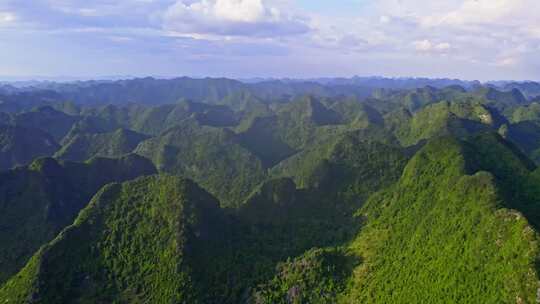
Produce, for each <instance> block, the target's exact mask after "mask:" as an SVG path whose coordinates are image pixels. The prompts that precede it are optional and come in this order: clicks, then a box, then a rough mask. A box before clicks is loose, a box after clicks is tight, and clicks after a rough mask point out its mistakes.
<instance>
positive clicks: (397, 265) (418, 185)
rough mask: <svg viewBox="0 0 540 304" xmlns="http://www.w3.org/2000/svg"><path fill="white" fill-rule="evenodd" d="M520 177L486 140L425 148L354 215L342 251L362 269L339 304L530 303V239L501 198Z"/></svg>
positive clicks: (534, 244)
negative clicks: (360, 224) (358, 218)
mask: <svg viewBox="0 0 540 304" xmlns="http://www.w3.org/2000/svg"><path fill="white" fill-rule="evenodd" d="M479 170H489V171H490V172H491V173H490V172H487V171H479ZM527 174H530V172H529V170H528V164H527V163H526V162H525V163H524V159H523V158H522V157H521V156H520V154H516V153H515V150H513V149H512V148H511V146H508V145H507V144H506V143H504V142H503V141H502V140H501V139H500V138H498V137H496V136H493V135H485V136H483V137H478V138H473V139H472V140H471V141H468V142H465V143H462V142H459V141H457V140H454V139H448V138H445V139H439V140H435V141H433V142H431V143H429V144H428V145H427V146H426V147H424V148H423V149H422V150H421V151H420V152H419V153H418V154H417V155H416V156H415V157H414V158H413V159H412V160H411V161H410V162H409V164H408V165H407V167H406V169H405V171H404V173H403V176H402V177H401V179H400V181H399V182H398V183H397V184H396V185H395V186H394V187H391V188H389V189H388V190H386V191H383V192H381V193H379V194H378V195H376V196H374V197H373V198H372V199H370V202H369V203H368V204H367V205H366V206H364V207H363V208H362V209H361V211H360V215H362V216H363V217H365V218H367V220H368V222H367V225H366V226H365V227H364V228H363V229H362V231H361V232H360V234H359V236H358V237H357V239H356V240H355V241H354V242H353V243H352V244H351V246H350V250H351V252H354V253H355V254H357V255H358V256H359V257H361V258H362V259H363V262H362V264H361V265H360V266H358V267H357V268H356V269H355V270H354V275H353V276H352V278H351V279H350V282H349V283H348V291H347V292H346V293H345V295H342V296H341V297H340V300H341V302H343V303H351V302H354V303H357V302H358V303H363V302H367V303H370V302H371V303H412V302H431V303H435V302H437V303H440V302H452V303H509V302H513V303H514V302H517V303H533V302H534V301H535V299H536V294H537V288H538V283H539V281H538V277H537V274H536V267H535V263H536V260H537V257H538V239H537V235H536V233H535V232H534V230H533V229H532V228H531V227H530V226H529V224H528V222H527V219H526V218H525V217H524V216H523V215H522V214H521V213H519V212H518V211H514V210H511V209H506V208H508V207H510V208H518V209H520V208H521V206H519V205H515V204H513V203H512V201H511V200H505V198H506V197H507V196H506V195H504V194H503V193H504V192H509V193H512V192H513V191H512V187H511V186H510V184H509V183H508V181H509V180H512V179H515V178H519V177H521V176H525V175H527ZM537 186H538V185H537ZM536 202H537V201H536Z"/></svg>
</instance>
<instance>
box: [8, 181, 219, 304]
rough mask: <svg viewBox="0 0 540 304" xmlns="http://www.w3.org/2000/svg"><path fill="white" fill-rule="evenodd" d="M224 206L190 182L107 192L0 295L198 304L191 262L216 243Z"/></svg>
mask: <svg viewBox="0 0 540 304" xmlns="http://www.w3.org/2000/svg"><path fill="white" fill-rule="evenodd" d="M218 211H219V209H218V203H217V201H215V200H214V199H213V198H212V197H211V196H210V195H208V194H206V193H205V192H204V191H203V190H201V189H200V188H198V187H197V186H196V185H195V184H193V183H192V182H190V181H188V180H183V179H180V178H175V177H155V176H154V177H147V178H140V179H137V180H135V181H132V182H128V183H125V184H122V185H120V184H111V185H109V186H107V187H105V188H104V189H102V190H101V191H100V192H99V193H98V194H97V195H96V196H95V197H94V198H93V199H92V202H91V203H90V204H89V205H88V207H87V208H86V209H84V210H83V211H82V212H81V214H80V215H79V217H78V218H77V220H76V221H75V223H74V224H73V225H71V226H69V227H67V228H66V229H65V230H64V231H62V233H60V234H59V236H58V237H57V238H56V239H54V240H53V241H52V242H50V243H49V244H47V245H46V246H44V247H43V248H42V249H41V250H40V251H39V252H38V253H37V254H36V255H35V256H34V257H33V258H32V259H31V261H30V263H29V264H28V265H27V266H26V267H25V269H23V270H22V271H21V273H20V274H18V275H17V276H15V277H14V278H13V279H12V280H10V281H9V282H7V284H6V285H5V286H4V287H3V288H2V289H1V290H0V297H1V298H2V299H4V300H7V301H9V302H10V303H25V302H26V301H27V300H28V299H29V298H31V299H32V301H34V302H40V303H63V302H74V303H96V302H107V303H149V302H150V303H195V302H196V301H195V300H196V290H195V288H196V287H195V286H194V283H193V282H192V281H191V273H192V272H193V271H196V269H192V268H191V265H190V263H189V260H190V259H192V258H193V257H192V255H194V254H196V251H192V250H193V249H195V248H197V247H198V246H200V244H204V243H206V242H210V240H209V238H212V237H215V235H212V233H213V231H214V230H216V228H215V227H213V226H214V225H217V220H218V218H219V214H218Z"/></svg>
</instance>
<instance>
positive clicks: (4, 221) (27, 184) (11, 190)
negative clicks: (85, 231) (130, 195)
mask: <svg viewBox="0 0 540 304" xmlns="http://www.w3.org/2000/svg"><path fill="white" fill-rule="evenodd" d="M155 172H156V171H155V168H154V167H153V165H152V164H151V162H150V161H148V160H146V159H144V158H142V157H140V156H136V155H130V156H126V157H124V158H121V159H118V160H114V159H105V158H96V159H93V160H91V161H90V162H88V163H71V162H58V161H56V160H54V159H52V158H43V159H38V160H36V161H34V162H33V163H32V164H31V165H29V166H27V167H19V168H16V169H13V170H9V171H6V172H4V173H1V174H0V223H1V224H0V242H1V243H2V246H0V282H3V281H4V280H6V279H7V278H8V277H9V276H10V275H12V274H13V273H15V272H16V271H18V270H19V269H20V268H21V267H22V266H23V265H24V264H25V263H26V261H27V260H28V258H29V257H30V256H31V255H32V254H33V253H34V252H35V251H36V250H37V249H38V248H39V247H40V246H41V245H43V244H44V243H46V242H48V241H50V240H52V239H53V238H54V237H55V236H56V234H57V233H58V232H59V231H60V230H61V229H63V228H64V227H65V226H67V225H69V224H71V223H72V222H73V219H74V218H75V216H77V214H78V213H79V211H80V210H81V209H82V208H83V207H84V206H86V204H87V203H88V201H89V200H90V198H91V197H92V196H93V195H94V193H95V192H96V191H98V190H99V189H100V188H101V187H102V186H103V185H105V184H108V183H110V182H117V181H124V180H129V179H133V178H136V177H138V176H141V175H149V174H154V173H155Z"/></svg>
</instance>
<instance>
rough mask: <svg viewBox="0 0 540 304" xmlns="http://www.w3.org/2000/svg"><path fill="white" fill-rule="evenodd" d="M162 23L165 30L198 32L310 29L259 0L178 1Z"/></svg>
mask: <svg viewBox="0 0 540 304" xmlns="http://www.w3.org/2000/svg"><path fill="white" fill-rule="evenodd" d="M163 22H164V27H165V28H166V29H167V30H170V31H173V32H178V33H181V34H198V35H223V36H285V35H293V34H300V33H305V32H307V31H308V30H309V29H308V27H307V25H306V24H305V22H304V20H302V19H301V18H298V17H296V16H290V15H286V14H284V13H282V11H281V10H280V9H279V8H277V7H273V6H270V5H268V4H267V3H266V2H263V1H262V0H198V1H188V0H178V1H176V3H174V4H173V5H171V6H170V7H169V8H168V9H167V10H166V11H165V13H164V15H163Z"/></svg>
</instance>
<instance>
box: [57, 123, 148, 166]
mask: <svg viewBox="0 0 540 304" xmlns="http://www.w3.org/2000/svg"><path fill="white" fill-rule="evenodd" d="M146 139H148V136H146V135H143V134H140V133H137V132H134V131H130V130H125V129H118V130H116V131H114V132H110V133H95V134H88V133H83V134H77V135H74V136H73V137H70V138H68V139H67V140H66V141H65V143H64V145H63V146H62V148H61V149H60V150H59V151H58V152H56V154H55V157H56V158H58V159H63V160H71V161H85V160H87V159H90V158H92V157H95V156H101V157H119V156H122V155H125V154H128V153H130V152H132V151H133V150H134V149H135V148H136V147H137V145H138V144H139V143H140V142H142V141H143V140H146Z"/></svg>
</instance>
